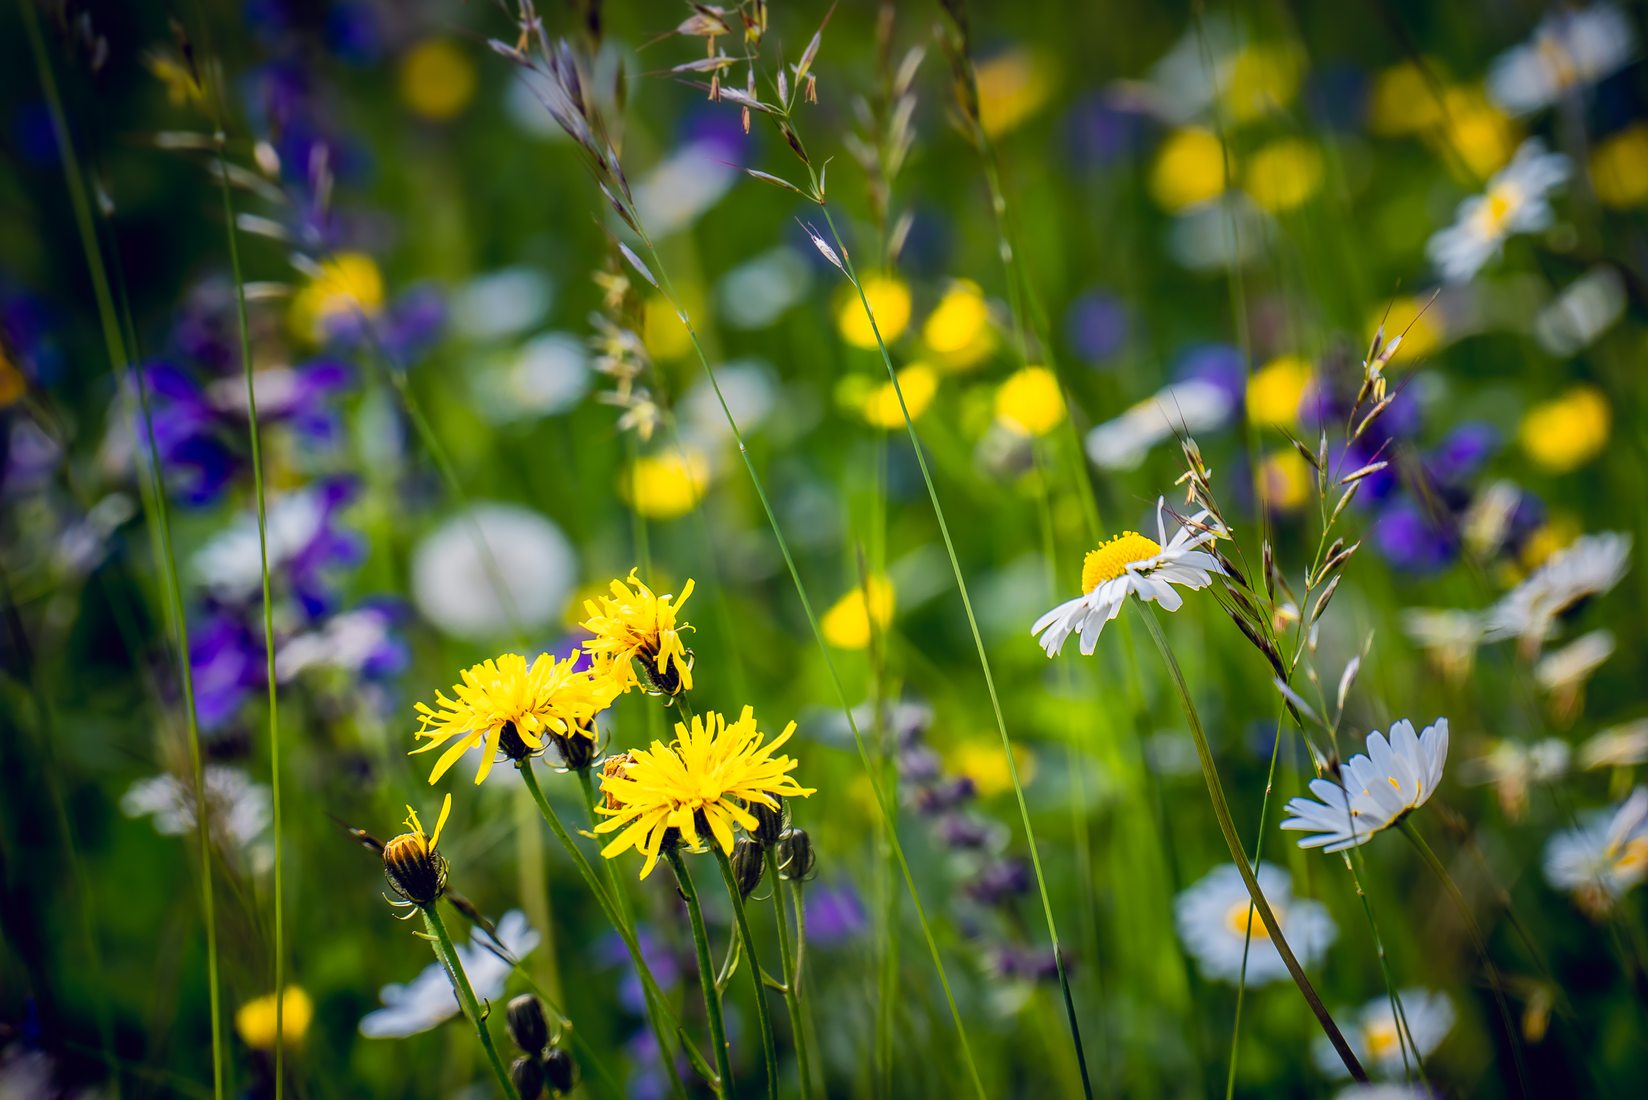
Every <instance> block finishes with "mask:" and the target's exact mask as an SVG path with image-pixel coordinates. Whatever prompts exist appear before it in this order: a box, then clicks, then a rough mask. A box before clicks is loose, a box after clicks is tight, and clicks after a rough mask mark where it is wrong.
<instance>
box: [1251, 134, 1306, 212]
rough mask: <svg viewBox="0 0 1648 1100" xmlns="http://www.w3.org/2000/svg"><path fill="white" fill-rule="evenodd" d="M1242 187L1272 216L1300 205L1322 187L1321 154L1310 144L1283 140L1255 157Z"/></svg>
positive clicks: (1271, 144)
mask: <svg viewBox="0 0 1648 1100" xmlns="http://www.w3.org/2000/svg"><path fill="white" fill-rule="evenodd" d="M1243 186H1244V187H1245V188H1246V189H1247V193H1248V194H1249V195H1252V196H1253V201H1254V202H1256V203H1258V204H1259V205H1260V206H1262V207H1263V208H1264V209H1266V210H1268V211H1270V212H1271V213H1272V214H1279V213H1281V212H1283V211H1286V210H1292V209H1293V208H1294V207H1296V206H1299V205H1300V204H1302V203H1303V202H1304V201H1305V200H1306V199H1308V198H1310V197H1311V196H1312V195H1314V194H1316V192H1317V191H1318V190H1319V189H1320V188H1321V186H1322V154H1321V152H1319V151H1318V150H1317V148H1316V147H1315V146H1314V145H1311V144H1310V143H1309V142H1306V141H1300V140H1299V139H1297V138H1282V139H1280V140H1278V141H1273V142H1271V143H1270V144H1269V145H1266V146H1265V147H1264V148H1262V149H1260V150H1259V151H1258V152H1256V153H1254V154H1253V156H1252V157H1251V158H1250V159H1249V160H1248V162H1247V171H1246V173H1245V175H1244V177H1243Z"/></svg>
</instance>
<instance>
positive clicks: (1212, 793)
mask: <svg viewBox="0 0 1648 1100" xmlns="http://www.w3.org/2000/svg"><path fill="white" fill-rule="evenodd" d="M1143 610H1144V612H1145V614H1144V622H1145V627H1146V628H1147V629H1148V630H1149V631H1150V638H1151V641H1153V642H1155V643H1156V650H1157V652H1159V653H1160V654H1161V657H1162V663H1163V664H1164V665H1166V666H1167V672H1168V676H1169V678H1170V679H1171V680H1172V681H1173V686H1174V688H1175V689H1177V691H1178V693H1179V701H1180V703H1182V704H1183V705H1184V712H1185V721H1186V722H1187V724H1188V725H1189V726H1190V736H1191V739H1192V740H1193V741H1194V742H1195V743H1196V756H1197V759H1199V760H1200V761H1201V765H1202V778H1203V779H1204V780H1205V781H1206V783H1207V794H1208V799H1209V801H1211V802H1212V804H1213V816H1214V817H1215V818H1217V819H1218V822H1219V831H1220V832H1221V833H1223V834H1224V838H1225V845H1226V847H1228V848H1229V849H1230V858H1231V861H1232V862H1234V863H1235V864H1236V870H1237V871H1238V872H1239V873H1240V874H1241V876H1242V883H1243V884H1244V885H1245V886H1246V887H1247V892H1248V896H1249V897H1251V898H1252V899H1253V907H1254V908H1255V909H1257V910H1258V911H1259V919H1260V920H1261V921H1263V922H1264V926H1265V929H1266V931H1268V932H1269V933H1270V939H1271V942H1272V943H1273V944H1275V945H1276V952H1277V954H1279V955H1281V956H1282V964H1283V965H1284V966H1286V967H1287V970H1288V973H1289V974H1290V975H1292V977H1293V983H1294V984H1295V985H1297V986H1298V987H1299V993H1300V995H1301V996H1303V997H1304V998H1305V1003H1306V1004H1308V1005H1309V1006H1310V1010H1311V1012H1312V1013H1314V1014H1315V1016H1316V1022H1317V1023H1319V1024H1320V1025H1321V1026H1322V1032H1323V1033H1324V1034H1325V1035H1327V1037H1328V1041H1329V1042H1331V1043H1332V1044H1333V1049H1334V1051H1335V1052H1336V1053H1337V1054H1338V1055H1339V1059H1340V1061H1342V1062H1344V1063H1345V1069H1346V1070H1348V1071H1349V1072H1350V1075H1351V1076H1352V1077H1353V1078H1355V1079H1356V1080H1357V1081H1364V1082H1365V1081H1366V1080H1367V1079H1368V1074H1367V1071H1366V1070H1364V1069H1363V1068H1362V1063H1361V1062H1359V1061H1357V1060H1356V1053H1355V1052H1354V1051H1352V1050H1351V1048H1350V1044H1349V1043H1347V1042H1346V1041H1345V1036H1344V1034H1343V1033H1342V1032H1341V1031H1340V1030H1339V1025H1338V1024H1336V1023H1334V1022H1333V1017H1332V1016H1331V1015H1330V1014H1329V1013H1328V1010H1327V1006H1326V1005H1324V1004H1323V1003H1322V998H1321V997H1319V996H1318V995H1317V993H1316V989H1315V987H1314V986H1312V985H1311V984H1310V979H1309V978H1307V977H1305V971H1304V968H1303V967H1301V966H1300V965H1299V960H1298V959H1297V958H1295V957H1294V954H1293V948H1292V947H1289V946H1288V942H1287V940H1286V939H1285V938H1284V937H1283V936H1282V926H1281V925H1280V924H1279V923H1277V920H1276V914H1275V913H1274V912H1272V911H1271V908H1270V902H1269V901H1267V900H1265V894H1264V891H1263V890H1261V889H1259V880H1258V879H1257V878H1256V877H1255V876H1254V874H1253V868H1252V867H1249V866H1248V862H1247V856H1246V854H1244V853H1243V851H1242V840H1241V837H1239V836H1238V835H1237V834H1236V823H1235V822H1234V821H1232V820H1231V817H1230V806H1229V804H1228V803H1227V802H1226V801H1225V792H1224V786H1223V785H1222V784H1221V783H1220V782H1219V772H1218V769H1217V768H1216V767H1215V766H1214V764H1213V750H1212V749H1210V748H1209V747H1208V744H1207V734H1206V732H1205V731H1203V729H1202V719H1201V716H1200V715H1199V714H1197V713H1196V704H1195V702H1194V701H1193V700H1192V699H1191V698H1190V688H1189V687H1188V686H1187V685H1186V684H1185V679H1184V673H1183V672H1182V671H1181V670H1180V669H1179V662H1178V659H1177V658H1175V657H1174V656H1173V651H1172V650H1171V649H1170V648H1168V645H1167V638H1166V637H1165V636H1163V634H1162V626H1161V624H1160V623H1159V622H1157V621H1156V616H1155V615H1154V614H1151V612H1150V609H1149V608H1143Z"/></svg>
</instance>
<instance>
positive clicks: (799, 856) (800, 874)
mask: <svg viewBox="0 0 1648 1100" xmlns="http://www.w3.org/2000/svg"><path fill="white" fill-rule="evenodd" d="M816 858H817V857H815V856H814V855H813V839H812V837H810V836H808V835H807V830H805V829H785V830H784V832H783V833H782V834H780V835H779V838H778V874H779V877H780V878H787V879H790V880H791V881H794V882H800V881H803V880H805V879H809V878H811V877H812V875H813V864H814V862H815V860H816Z"/></svg>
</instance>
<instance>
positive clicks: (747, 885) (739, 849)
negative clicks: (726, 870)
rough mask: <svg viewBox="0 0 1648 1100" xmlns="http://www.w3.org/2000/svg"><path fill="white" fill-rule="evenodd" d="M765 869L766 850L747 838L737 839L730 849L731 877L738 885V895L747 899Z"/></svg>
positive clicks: (759, 883)
mask: <svg viewBox="0 0 1648 1100" xmlns="http://www.w3.org/2000/svg"><path fill="white" fill-rule="evenodd" d="M766 869H767V852H766V849H764V848H762V847H761V845H760V843H759V842H757V841H754V840H751V839H750V838H749V837H747V836H741V837H739V838H738V841H737V843H735V844H734V845H733V848H732V877H733V881H735V882H737V883H738V895H739V896H740V897H743V898H748V897H749V896H750V895H751V894H752V893H754V892H755V888H756V887H757V886H759V885H761V875H762V872H764V871H765V870H766Z"/></svg>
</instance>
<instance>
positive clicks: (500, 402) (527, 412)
mask: <svg viewBox="0 0 1648 1100" xmlns="http://www.w3.org/2000/svg"><path fill="white" fill-rule="evenodd" d="M591 377H592V372H591V370H590V363H589V348H588V347H586V346H585V344H584V342H583V341H582V340H579V339H578V338H577V337H574V336H569V335H568V334H566V333H564V332H545V333H542V334H540V335H538V336H534V337H533V338H532V339H530V340H528V341H526V342H525V343H524V344H522V345H521V346H520V349H519V350H517V351H516V352H515V353H514V354H513V355H511V356H509V357H508V358H507V359H505V360H504V361H503V362H501V363H500V364H498V365H496V366H493V367H490V368H488V369H486V370H482V371H480V372H478V373H477V374H476V375H475V379H474V390H475V399H476V403H477V404H478V405H479V406H480V409H481V413H482V415H484V416H485V417H486V418H487V419H488V420H490V421H491V422H492V423H494V424H509V423H513V422H515V421H519V420H536V419H538V418H540V417H545V416H554V415H556V414H557V413H563V412H566V411H567V410H568V409H571V408H573V407H574V406H576V405H577V404H578V402H579V401H580V400H582V399H583V396H584V394H585V393H587V392H589V386H590V379H591Z"/></svg>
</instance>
